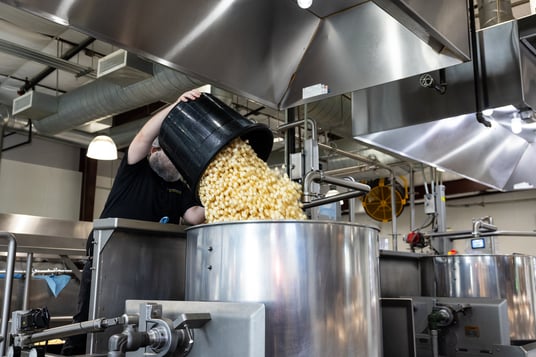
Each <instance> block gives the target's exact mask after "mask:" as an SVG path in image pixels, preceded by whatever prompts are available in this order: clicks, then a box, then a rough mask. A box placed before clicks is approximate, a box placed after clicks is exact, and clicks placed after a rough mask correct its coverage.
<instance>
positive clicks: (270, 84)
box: [0, 0, 528, 179]
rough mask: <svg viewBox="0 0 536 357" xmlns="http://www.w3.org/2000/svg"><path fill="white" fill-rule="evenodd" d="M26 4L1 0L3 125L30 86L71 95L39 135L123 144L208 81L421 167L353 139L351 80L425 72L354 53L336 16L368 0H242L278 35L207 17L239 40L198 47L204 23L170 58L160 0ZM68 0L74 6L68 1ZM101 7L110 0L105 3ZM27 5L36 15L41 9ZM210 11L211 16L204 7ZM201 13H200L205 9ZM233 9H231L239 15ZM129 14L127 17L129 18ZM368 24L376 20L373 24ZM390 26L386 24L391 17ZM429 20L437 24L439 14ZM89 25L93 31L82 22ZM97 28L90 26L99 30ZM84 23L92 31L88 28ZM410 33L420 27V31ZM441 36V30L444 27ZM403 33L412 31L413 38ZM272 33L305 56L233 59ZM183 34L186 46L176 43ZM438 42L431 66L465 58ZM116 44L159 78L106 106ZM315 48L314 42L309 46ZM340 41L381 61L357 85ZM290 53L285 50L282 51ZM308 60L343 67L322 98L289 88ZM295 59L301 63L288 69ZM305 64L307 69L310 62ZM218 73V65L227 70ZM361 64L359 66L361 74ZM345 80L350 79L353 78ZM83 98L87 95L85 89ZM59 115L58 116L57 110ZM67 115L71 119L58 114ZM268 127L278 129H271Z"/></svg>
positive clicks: (17, 122) (337, 139) (299, 82)
mask: <svg viewBox="0 0 536 357" xmlns="http://www.w3.org/2000/svg"><path fill="white" fill-rule="evenodd" d="M25 3H26V4H28V6H29V7H30V8H31V5H34V3H35V2H34V1H18V2H16V3H12V2H11V1H3V2H0V115H1V116H2V117H3V120H4V121H5V120H7V119H6V118H9V120H8V121H7V123H8V125H7V127H8V128H9V127H11V128H16V129H18V130H22V131H24V130H27V129H26V127H25V125H26V123H27V120H28V119H29V118H28V116H27V115H23V114H22V115H15V116H13V115H12V114H11V112H12V106H13V101H14V100H15V99H16V98H18V97H20V95H22V94H24V93H26V92H28V91H31V90H34V91H35V92H38V93H40V94H43V95H45V96H51V97H60V96H64V97H65V98H66V97H69V98H70V99H71V100H70V101H69V102H70V105H71V106H72V108H70V107H68V108H62V111H65V112H69V111H70V114H67V118H68V119H69V120H65V118H61V119H62V120H61V122H60V121H59V119H58V118H54V114H53V113H51V114H50V115H48V116H47V117H46V121H45V120H43V121H42V122H40V119H37V120H36V119H33V121H34V124H35V129H36V133H37V134H38V135H43V136H47V137H50V138H54V139H57V140H65V141H68V142H71V143H76V144H78V145H80V146H81V147H86V146H87V144H88V143H89V141H90V140H91V138H92V137H94V136H95V135H97V133H100V132H104V133H107V134H110V135H111V136H112V137H113V138H114V140H115V141H116V143H117V144H118V146H119V147H120V148H125V147H126V146H127V145H128V143H129V142H130V140H131V139H132V137H133V136H134V135H135V133H136V131H137V130H138V129H139V128H140V127H141V125H143V123H144V122H145V121H146V120H147V118H148V117H149V116H150V115H151V114H152V113H154V112H156V111H157V110H159V109H160V108H162V106H164V105H165V104H166V102H169V101H171V100H172V99H174V98H175V97H176V96H177V95H178V94H180V93H182V92H183V91H184V90H187V89H190V88H194V87H197V86H199V85H202V84H205V83H211V84H213V86H214V90H216V91H217V93H216V94H218V95H219V96H220V97H222V98H224V99H225V100H226V101H227V103H229V104H230V105H232V106H233V107H235V108H236V109H237V110H238V111H239V112H241V113H242V114H243V115H245V116H248V117H249V118H250V119H253V120H255V121H258V122H263V123H266V124H267V125H269V126H270V127H271V128H273V130H274V131H276V132H277V127H278V126H280V125H281V124H283V123H285V121H286V111H285V108H288V107H295V108H296V111H297V116H298V118H302V117H303V116H305V115H307V116H308V117H313V118H315V120H317V121H318V126H319V134H320V135H319V137H320V141H321V142H323V143H327V144H329V145H332V146H335V147H337V148H338V149H340V150H344V151H345V152H348V153H352V154H356V155H362V157H363V158H367V159H368V160H371V161H373V160H379V162H381V163H382V164H385V165H389V166H391V167H393V168H396V170H399V172H400V174H404V173H407V170H408V168H409V167H410V166H413V167H416V168H419V169H420V167H421V166H422V165H420V164H419V163H416V162H411V161H408V160H403V159H401V158H399V157H397V156H395V155H392V154H387V153H385V152H382V151H379V150H377V149H371V148H369V147H367V146H365V145H364V144H359V143H357V142H356V141H354V140H352V138H351V136H352V128H351V125H352V124H351V112H350V101H351V95H350V94H349V92H350V89H351V90H356V89H360V88H359V87H368V86H372V85H375V84H379V83H384V82H387V81H389V80H396V79H398V78H402V77H405V76H408V75H411V74H417V73H423V72H425V71H426V68H412V66H405V68H410V69H411V70H412V71H414V72H415V73H413V72H411V73H410V72H407V73H406V72H404V71H406V70H405V69H398V71H394V70H390V71H382V70H381V68H382V67H380V65H384V66H386V67H385V68H387V67H388V68H392V66H393V65H395V64H397V63H398V62H399V61H406V62H407V63H411V62H412V61H413V60H412V58H411V57H409V56H408V57H407V58H405V57H401V58H392V57H393V56H377V57H376V58H374V61H373V62H378V63H372V64H371V60H370V58H366V59H362V60H361V57H359V56H362V55H361V52H367V51H363V48H361V47H360V46H359V45H356V46H348V43H349V41H350V40H351V39H350V38H348V37H347V36H348V33H351V31H348V28H347V26H348V23H353V22H349V20H347V19H345V18H344V16H345V15H344V14H347V13H349V12H350V11H356V10H355V9H357V8H359V9H362V8H363V9H366V11H365V12H364V13H363V14H357V16H362V17H361V18H362V20H363V21H365V20H366V19H369V18H371V16H374V14H376V13H377V12H378V10H377V9H376V7H373V6H372V4H371V3H372V2H370V1H366V0H354V1H350V2H347V1H342V0H338V1H330V2H321V1H316V2H315V4H314V5H313V7H312V8H311V9H310V10H308V11H303V10H301V9H299V8H297V6H296V5H295V4H294V2H293V1H292V0H288V1H279V2H277V4H278V6H277V7H275V8H271V7H270V8H267V7H266V6H264V7H260V8H255V9H251V8H248V7H247V6H242V7H240V9H243V10H241V12H242V13H241V14H240V16H241V17H240V19H242V20H243V21H244V24H242V25H243V26H246V27H247V26H251V27H252V28H253V26H259V24H257V23H256V21H257V22H258V21H261V22H262V21H263V23H262V24H260V25H261V26H262V28H266V31H269V30H270V29H271V31H272V32H274V33H275V34H276V35H274V36H272V35H269V34H268V33H267V32H262V33H260V35H261V36H264V37H261V39H262V40H263V41H260V42H259V41H258V39H256V38H254V37H253V35H257V36H259V32H255V33H254V34H253V33H252V34H251V35H248V34H243V33H236V32H234V31H238V30H240V29H242V28H243V27H237V28H234V29H233V28H231V29H230V30H228V27H225V28H224V27H221V26H220V27H218V26H216V27H214V31H223V30H224V29H225V31H230V32H228V33H226V36H225V38H231V39H233V38H239V39H240V41H236V43H234V44H233V41H228V42H229V43H231V44H232V46H231V47H222V46H221V45H218V46H217V48H218V53H217V54H213V53H210V52H208V51H207V49H210V48H211V47H210V46H216V44H214V41H215V40H214V37H210V36H212V35H210V34H211V33H212V34H213V33H214V32H210V33H209V35H210V36H209V37H206V38H204V40H205V42H204V43H205V45H204V46H206V48H204V47H200V46H201V45H197V44H196V46H194V49H193V50H195V51H196V53H198V55H197V56H194V57H192V56H191V55H188V56H183V57H186V58H187V61H183V62H181V61H178V60H177V61H173V60H172V61H170V62H168V61H166V60H163V58H172V59H173V58H174V57H173V56H172V55H170V54H168V56H167V57H165V56H163V55H161V53H162V52H161V51H164V50H166V51H169V49H168V48H167V47H166V48H165V49H164V48H160V47H159V46H161V42H162V41H154V38H155V34H154V32H156V31H150V29H151V27H155V28H156V27H158V26H161V24H157V23H155V21H157V22H158V21H160V22H169V21H171V18H168V16H167V14H166V11H165V8H164V9H159V8H158V6H157V5H158V4H159V3H160V2H157V3H155V4H153V3H151V7H150V8H147V9H145V8H144V7H143V6H141V7H140V6H137V7H134V6H132V7H130V8H129V7H128V6H126V7H123V8H117V9H116V8H115V7H114V6H112V5H111V4H109V2H103V3H102V4H101V5H102V6H98V8H99V9H98V14H100V15H101V16H103V15H102V14H105V13H106V12H107V11H110V13H114V12H116V11H121V12H124V14H125V16H122V17H121V18H119V19H116V18H114V21H103V20H102V17H99V16H95V15H96V14H97V9H93V8H88V6H87V5H85V4H87V2H76V1H75V2H70V4H71V8H69V9H63V8H61V7H60V6H59V5H58V6H57V8H55V9H54V11H50V12H46V11H44V12H42V13H39V11H32V12H28V11H25V10H22V9H21V8H19V7H15V5H16V4H18V5H16V6H20V4H25ZM37 3H41V2H37ZM52 3H54V2H52ZM222 3H224V2H222ZM387 3H389V1H379V0H378V1H375V2H374V4H375V5H378V6H379V7H382V9H383V10H385V11H392V10H391V9H389V5H386V4H387ZM424 3H426V2H424ZM57 4H60V5H61V6H66V5H65V4H66V3H65V2H63V1H59V2H57ZM73 4H77V5H79V6H78V7H76V6H74V5H73ZM92 4H94V6H95V7H97V4H96V3H94V2H92ZM123 5H124V4H123ZM199 5H200V6H198V7H197V8H196V9H192V11H194V10H195V11H198V16H201V15H207V11H208V10H207V7H209V6H210V4H209V3H207V2H199ZM512 5H513V9H514V13H515V15H516V16H524V15H526V14H528V1H512ZM39 6H45V5H39ZM92 6H93V5H92ZM106 7H112V8H108V9H107V8H106ZM103 9H104V10H103ZM26 10H27V9H26ZM188 10H190V9H188ZM195 11H194V14H195ZM395 11H396V10H395ZM67 12H69V16H66V17H68V20H69V21H70V22H67V21H66V19H65V18H62V17H61V16H58V17H54V16H51V14H54V13H55V14H60V15H61V14H65V13H67ZM93 12H94V13H95V14H94V16H90V14H92V13H93ZM148 12H155V14H153V15H155V16H150V17H149V18H146V17H145V13H148ZM288 12H291V13H292V14H293V16H294V17H292V18H285V19H284V20H285V24H284V25H285V26H282V25H283V24H278V23H277V21H279V20H278V19H279V17H277V16H272V17H270V16H269V14H270V13H288ZM36 13H39V15H42V16H38V15H36ZM208 14H209V15H210V13H208ZM260 14H263V15H266V16H265V17H264V18H265V20H259V19H262V18H261V17H259V15H260ZM156 15H158V16H156ZM178 15H180V14H177V13H174V14H173V19H176V18H177V17H178ZM365 15H366V16H365ZM206 17H209V16H208V15H207V16H206ZM141 18H143V19H144V21H140V22H139V23H136V22H133V21H132V19H136V20H138V19H141ZM179 18H180V19H181V20H182V21H175V22H176V23H172V24H168V25H167V26H168V27H167V30H168V31H170V32H173V31H177V32H178V33H179V34H183V35H184V36H183V38H186V39H187V38H188V35H190V36H192V35H191V33H192V29H194V30H195V29H196V28H198V27H197V26H199V24H203V21H199V20H196V18H195V17H191V16H189V17H185V16H182V17H179ZM233 19H236V17H235V18H233ZM266 19H268V20H266ZM397 19H398V22H400V23H404V21H407V20H406V19H407V14H402V15H400V17H397ZM52 20H54V21H52ZM269 20H271V21H272V22H273V23H268V22H267V21H269ZM288 20H292V21H288ZM320 20H323V21H320ZM96 21H97V22H98V24H97V23H96ZM127 21H128V24H127ZM293 22H295V23H294V25H292V24H291V25H292V26H291V25H289V23H293ZM320 22H322V23H323V25H322V26H320V25H319V23H320ZM133 23H135V24H136V26H132V24H133ZM142 23H143V24H142ZM370 25H371V26H373V25H374V24H370ZM388 25H389V26H392V24H391V23H389V24H388ZM289 26H291V27H290V29H291V30H292V31H293V32H292V33H295V34H294V35H292V36H291V35H290V34H291V32H290V31H282V30H278V29H281V28H284V29H286V30H288V29H289ZM336 26H340V28H342V29H343V30H344V31H342V30H341V31H338V32H337V31H335V32H333V29H334V28H337V27H336ZM386 26H387V25H386ZM438 27H441V24H439V25H438ZM255 28H257V27H255ZM88 29H93V30H92V31H89V30H88ZM95 29H98V31H96V30H95ZM142 29H143V31H142ZM186 30H188V31H186ZM402 30H404V29H402ZM402 30H400V29H399V30H397V31H398V32H399V33H401V36H410V35H411V34H409V33H406V32H407V31H402ZM330 31H331V32H330ZM242 32H244V31H242ZM89 33H91V35H88V34H89ZM415 33H418V31H416V32H415ZM311 34H314V35H315V36H316V37H315V38H321V37H322V36H325V37H329V41H324V42H319V41H317V42H316V43H315V41H314V39H313V37H312V36H313V35H311ZM335 35H337V36H335ZM270 36H272V37H270ZM361 36H363V38H367V37H370V36H371V33H370V32H366V31H364V32H363V33H362V34H361ZM411 36H413V35H411ZM283 38H285V39H289V40H288V41H289V42H291V43H289V42H284V41H283V40H282V39H283ZM438 38H439V39H440V40H442V37H441V36H439V37H438ZM336 39H339V40H340V41H341V43H339V44H338V43H337V41H335V40H336ZM421 39H422V38H421ZM410 40H411V41H414V40H413V39H410ZM429 40H430V39H429ZM270 41H272V42H273V43H270V44H269V45H270V46H273V47H275V46H279V47H285V46H291V45H292V46H294V47H297V48H302V55H301V56H298V57H296V56H294V54H295V52H285V51H282V52H274V53H275V55H273V54H270V55H269V56H267V58H268V60H269V61H272V62H273V63H269V64H268V65H266V63H264V65H265V67H268V68H270V67H273V68H271V71H259V70H258V69H257V68H251V69H249V68H248V64H249V63H248V62H244V61H241V60H240V57H241V56H244V58H248V59H249V60H250V61H251V57H250V56H251V52H255V53H260V51H261V52H262V48H263V47H262V46H265V45H266V43H267V42H270ZM156 42H158V44H157V43H156ZM198 42H199V41H198ZM198 42H196V43H198ZM429 42H430V43H432V42H433V41H431V40H430V41H429ZM181 43H182V42H181ZM405 43H406V42H405ZM201 44H203V42H201ZM326 44H329V45H326ZM182 45H184V46H186V45H185V44H184V43H182ZM182 45H181V46H182ZM443 45H445V43H443ZM447 45H448V46H447ZM447 45H445V46H446V48H447V49H448V50H449V52H448V54H447V55H445V54H444V53H442V54H441V55H440V56H437V58H434V60H433V61H431V62H435V63H433V64H430V63H429V64H427V65H428V66H432V68H439V67H441V66H446V65H449V64H453V63H459V62H460V61H462V60H464V59H463V58H462V59H460V58H461V57H463V53H464V51H463V50H459V48H463V45H462V46H458V45H453V44H451V43H448V44H447ZM308 46H309V47H308ZM371 46H372V47H371V48H373V49H374V48H375V47H379V46H377V44H376V42H373V43H372V44H371ZM120 48H124V49H127V50H129V51H131V52H136V54H137V55H140V56H141V57H142V58H143V60H144V61H147V62H150V63H151V64H154V67H153V70H152V71H153V73H152V76H153V78H156V79H155V80H154V81H153V82H151V83H150V87H148V88H141V86H140V88H138V87H136V85H134V87H136V88H133V89H132V90H131V93H127V94H128V96H126V95H125V98H124V100H123V99H122V102H125V103H126V104H124V105H117V104H114V105H115V106H114V107H113V108H111V107H109V105H110V104H109V103H107V99H108V97H110V96H112V95H115V94H109V93H111V92H110V91H113V90H115V88H111V86H110V87H108V86H107V85H106V84H104V85H103V84H102V83H101V82H102V81H99V80H96V77H97V76H96V73H97V64H98V61H99V59H102V58H103V57H105V56H107V55H109V54H111V53H113V52H115V51H116V50H118V49H120ZM174 48H176V49H177V48H180V46H179V44H175V47H174ZM306 49H307V50H306ZM252 50H255V51H252ZM313 50H316V51H318V52H317V53H316V56H315V53H314V52H313ZM349 50H352V51H354V52H351V53H348V54H347V55H348V57H350V58H352V57H355V58H353V60H352V63H362V62H366V63H365V65H366V66H368V67H370V66H371V65H375V66H378V67H375V68H378V70H377V71H367V70H366V68H368V67H363V68H361V67H359V68H358V70H357V71H355V72H356V73H351V75H355V76H359V79H360V81H359V83H360V84H359V85H358V86H356V85H355V84H353V83H352V84H349V83H348V81H346V79H345V76H349V74H350V73H349V72H350V71H348V70H345V69H346V68H347V64H346V63H344V62H341V61H339V60H338V58H339V57H333V56H331V55H330V53H340V52H344V51H349ZM369 50H370V49H369ZM429 50H433V49H432V47H430V48H426V49H425V51H429ZM177 51H178V52H177V54H183V55H184V54H185V53H186V52H184V53H183V52H181V51H180V50H179V49H177ZM291 53H292V54H293V56H291V55H290V54H291ZM319 53H320V54H324V55H325V56H326V57H322V56H318V54H319ZM453 53H454V54H453ZM186 54H188V53H186ZM170 56H171V57H170ZM134 57H137V56H134ZM181 58H182V57H181ZM231 58H232V59H233V62H232V63H234V65H233V66H232V67H231V66H227V67H221V66H220V67H217V66H214V63H218V62H220V61H218V60H219V59H221V60H222V61H221V62H222V63H223V64H228V63H231V62H230V59H231ZM318 58H322V59H323V61H326V58H328V59H329V58H331V59H334V61H333V62H334V63H329V64H326V63H315V61H316V62H317V61H318V60H317V59H318ZM181 60H182V59H181ZM263 61H265V60H263ZM300 61H301V62H300ZM382 61H390V62H382ZM413 62H414V61H413ZM251 63H253V61H252V62H251ZM282 63H285V64H287V63H288V66H290V67H283V66H282V65H281V64H282ZM311 63H312V64H314V65H315V66H317V67H318V66H320V67H322V68H326V71H325V73H324V74H323V75H324V76H331V77H333V76H339V77H340V78H339V77H337V81H335V82H336V83H335V84H334V85H333V86H330V90H331V91H332V92H330V95H329V96H325V97H321V98H322V100H318V99H317V98H318V97H317V98H312V99H308V100H307V99H305V100H304V99H303V98H302V93H301V91H300V93H298V91H297V89H296V88H304V87H306V86H307V83H308V82H307V81H306V79H307V80H309V78H310V77H314V76H315V75H316V73H317V72H318V71H315V70H314V69H315V68H317V67H311V66H312V64H311ZM310 64H311V65H310ZM201 66H203V67H202V68H203V69H205V68H210V70H205V72H203V71H202V70H201V69H200V68H201ZM292 66H294V67H296V68H299V69H298V70H296V69H295V68H292ZM308 66H309V67H311V68H308ZM345 66H346V67H345ZM337 67H339V69H338V70H337V71H335V70H334V69H333V68H335V69H337ZM263 68H264V67H263ZM273 71H278V72H279V71H280V72H282V73H283V74H284V75H282V79H281V80H274V79H273V77H274V73H275V72H273ZM372 72H374V73H372ZM402 72H403V73H402ZM222 73H227V76H224V75H223V74H222ZM363 73H366V76H364V74H363ZM159 76H160V77H159ZM169 76H174V78H176V83H179V84H176V83H175V84H173V85H169V84H168V83H163V82H164V79H166V78H169ZM314 80H315V81H314V82H312V83H322V81H324V80H325V79H324V78H323V77H322V76H319V77H318V80H317V78H314ZM289 83H294V84H295V85H296V86H295V87H293V86H292V85H290V84H289ZM354 83H355V81H354ZM349 86H352V87H351V88H350V87H349ZM81 88H84V90H85V92H84V93H82V92H81V91H80V90H81ZM80 93H82V94H80ZM90 96H94V97H95V98H96V100H98V101H97V103H99V105H95V102H90V103H88V104H87V107H85V105H86V104H85V102H86V100H87V98H88V97H90ZM87 101H88V102H89V100H87ZM100 103H102V105H100ZM60 105H61V103H60ZM84 111H86V112H87V113H85V112H84ZM56 119H57V121H55V120H56ZM65 123H68V124H67V125H65ZM60 124H61V125H60ZM277 133H278V134H280V133H279V132H277ZM4 146H5V145H4ZM281 150H282V143H279V142H276V143H275V145H274V151H275V152H278V151H279V152H280V151H281ZM348 159H349V158H348V157H347V156H341V155H338V154H337V152H335V151H334V150H324V149H322V150H321V160H329V161H330V162H333V163H335V165H333V166H332V168H334V169H340V168H342V167H345V166H352V165H355V164H356V162H355V160H353V159H350V160H348ZM337 161H338V162H337ZM444 177H445V178H446V179H457V178H459V177H457V176H456V175H452V176H450V175H449V174H448V173H445V174H444Z"/></svg>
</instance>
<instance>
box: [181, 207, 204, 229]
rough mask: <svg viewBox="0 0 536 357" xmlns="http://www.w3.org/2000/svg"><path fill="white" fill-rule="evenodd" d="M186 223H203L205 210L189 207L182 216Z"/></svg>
mask: <svg viewBox="0 0 536 357" xmlns="http://www.w3.org/2000/svg"><path fill="white" fill-rule="evenodd" d="M183 218H184V220H185V221H186V223H188V224H191V225H194V226H195V225H196V224H201V223H203V222H205V208H203V207H201V206H193V207H190V208H188V209H187V210H186V212H184V215H183Z"/></svg>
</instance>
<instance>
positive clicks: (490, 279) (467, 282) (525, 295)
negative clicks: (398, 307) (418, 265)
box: [422, 255, 536, 341]
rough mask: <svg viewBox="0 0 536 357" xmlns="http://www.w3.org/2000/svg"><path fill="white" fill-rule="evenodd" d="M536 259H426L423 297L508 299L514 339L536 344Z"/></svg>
mask: <svg viewBox="0 0 536 357" xmlns="http://www.w3.org/2000/svg"><path fill="white" fill-rule="evenodd" d="M535 269H536V257H533V256H527V255H451V256H435V257H426V258H423V265H422V272H423V294H424V295H428V296H441V297H485V298H500V299H506V300H507V303H508V319H509V321H510V338H511V339H512V340H517V341H527V340H536V305H535V303H536V300H535V299H536V287H535V284H536V281H535V272H536V270H535Z"/></svg>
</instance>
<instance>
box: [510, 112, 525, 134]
mask: <svg viewBox="0 0 536 357" xmlns="http://www.w3.org/2000/svg"><path fill="white" fill-rule="evenodd" d="M510 129H512V133H514V134H519V133H521V130H523V128H522V123H521V117H520V116H519V114H518V113H514V116H513V117H512V121H511V123H510Z"/></svg>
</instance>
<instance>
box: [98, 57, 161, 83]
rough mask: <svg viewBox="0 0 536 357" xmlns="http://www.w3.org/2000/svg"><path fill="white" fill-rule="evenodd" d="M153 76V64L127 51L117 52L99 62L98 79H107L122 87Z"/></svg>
mask: <svg viewBox="0 0 536 357" xmlns="http://www.w3.org/2000/svg"><path fill="white" fill-rule="evenodd" d="M152 75H153V65H152V63H150V62H147V61H145V60H143V59H141V58H139V57H138V56H136V55H133V54H131V53H128V52H127V51H125V50H117V51H115V52H113V53H110V54H109V55H107V56H105V57H103V58H101V59H99V61H98V62H97V78H105V79H106V80H107V81H110V82H112V83H115V84H118V85H120V86H128V85H131V84H134V83H137V82H140V81H142V80H145V79H148V78H150V77H152Z"/></svg>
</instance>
